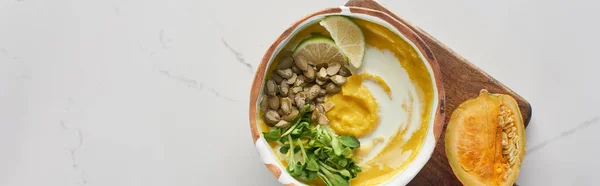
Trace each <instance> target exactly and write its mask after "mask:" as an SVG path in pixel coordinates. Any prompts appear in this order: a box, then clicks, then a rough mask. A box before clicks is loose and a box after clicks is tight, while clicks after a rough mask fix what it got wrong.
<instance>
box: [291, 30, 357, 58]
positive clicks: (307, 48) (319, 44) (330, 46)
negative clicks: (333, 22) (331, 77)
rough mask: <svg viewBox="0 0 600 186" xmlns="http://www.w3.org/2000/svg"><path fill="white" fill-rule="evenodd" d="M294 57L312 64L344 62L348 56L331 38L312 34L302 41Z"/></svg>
mask: <svg viewBox="0 0 600 186" xmlns="http://www.w3.org/2000/svg"><path fill="white" fill-rule="evenodd" d="M293 55H294V58H296V59H297V60H298V59H303V60H306V61H307V62H308V63H309V64H311V65H317V64H321V63H328V64H329V63H340V64H344V62H345V61H346V58H345V57H344V54H342V52H341V51H340V49H339V48H338V46H337V45H336V44H335V42H334V41H333V40H331V39H330V38H326V37H323V36H311V37H309V38H306V39H304V40H302V41H301V42H300V44H299V45H298V46H297V47H296V49H295V50H294V54H293Z"/></svg>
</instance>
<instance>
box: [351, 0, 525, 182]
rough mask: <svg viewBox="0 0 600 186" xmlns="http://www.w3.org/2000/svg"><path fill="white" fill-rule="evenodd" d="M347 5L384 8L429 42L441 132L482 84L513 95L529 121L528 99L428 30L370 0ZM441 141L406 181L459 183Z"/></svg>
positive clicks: (487, 87) (492, 91) (427, 43)
mask: <svg viewBox="0 0 600 186" xmlns="http://www.w3.org/2000/svg"><path fill="white" fill-rule="evenodd" d="M346 6H357V7H363V8H370V9H373V10H379V11H382V12H385V13H387V14H389V15H391V16H392V17H394V18H396V19H398V21H400V22H402V23H404V24H405V25H407V26H408V27H409V28H411V29H413V30H414V31H415V32H416V33H417V34H418V35H419V37H421V39H423V41H424V42H425V44H426V45H427V46H429V48H430V49H431V51H432V52H433V55H435V57H436V59H437V61H438V64H439V67H440V71H441V74H442V82H443V85H444V90H445V92H446V104H445V107H444V108H443V109H445V111H446V119H445V122H444V127H443V129H442V135H443V134H445V131H446V124H447V123H446V122H447V121H449V118H450V116H451V115H452V112H453V111H454V109H455V108H456V107H457V106H458V105H460V104H461V103H462V102H463V101H465V100H467V99H470V98H474V97H476V96H477V95H478V94H479V91H480V90H481V89H484V88H485V89H487V90H489V92H490V93H501V94H508V95H511V96H512V97H514V98H515V100H517V103H518V104H519V108H520V110H521V114H522V115H523V121H524V124H525V127H527V125H528V124H529V120H530V119H531V105H530V104H529V102H527V100H525V99H524V98H523V97H521V96H520V95H518V94H517V93H515V92H514V91H512V90H510V89H509V88H508V87H506V86H505V85H503V84H502V83H500V82H498V81H497V80H496V79H494V78H492V77H491V76H489V75H488V74H487V73H485V72H483V71H482V70H481V69H479V68H477V67H476V66H475V65H473V64H472V63H470V62H469V61H468V60H466V59H465V58H463V57H461V56H460V55H458V54H457V53H455V52H454V51H452V50H451V49H450V48H448V47H446V46H445V45H444V44H442V43H440V42H439V41H438V40H436V39H435V38H433V37H432V36H431V35H429V34H428V33H427V32H425V31H423V30H421V29H420V28H418V27H416V26H414V25H412V24H411V23H409V22H407V21H406V20H405V19H402V18H401V17H399V16H397V15H395V14H394V13H392V12H391V11H389V10H388V9H387V8H385V7H384V6H382V5H381V4H379V3H377V2H375V1H373V0H350V1H348V3H346ZM444 144H445V142H444V137H443V136H442V137H441V138H440V140H439V141H438V143H437V145H436V148H435V150H434V152H433V155H432V157H431V159H430V160H429V162H427V164H426V165H425V167H423V169H422V170H421V171H420V172H419V174H417V176H416V177H415V178H414V179H413V180H412V181H411V182H410V183H409V185H461V183H460V181H458V179H457V178H456V177H455V176H454V173H452V169H451V168H450V165H449V164H448V159H447V158H446V152H445V150H444V149H445V146H444Z"/></svg>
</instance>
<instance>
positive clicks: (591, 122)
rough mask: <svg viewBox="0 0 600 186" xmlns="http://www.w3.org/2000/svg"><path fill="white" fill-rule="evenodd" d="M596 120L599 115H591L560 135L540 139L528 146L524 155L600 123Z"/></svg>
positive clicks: (598, 119)
mask: <svg viewBox="0 0 600 186" xmlns="http://www.w3.org/2000/svg"><path fill="white" fill-rule="evenodd" d="M598 121H600V117H599V116H594V117H592V118H590V119H588V120H585V121H584V122H582V123H579V124H578V125H577V126H575V127H573V128H572V129H569V130H566V131H563V132H561V133H560V135H558V136H555V137H553V138H551V139H549V140H544V141H542V142H541V143H539V144H536V145H533V146H532V147H530V148H528V149H527V154H525V155H526V156H529V155H531V154H532V153H534V152H536V151H538V150H539V149H541V148H544V147H545V146H547V145H549V144H551V143H553V142H555V141H557V140H560V139H562V138H564V137H567V136H570V135H573V134H575V133H577V132H579V131H581V130H583V129H586V128H588V127H590V126H591V125H597V124H599V123H600V122H598Z"/></svg>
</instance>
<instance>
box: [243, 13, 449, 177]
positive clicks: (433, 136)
mask: <svg viewBox="0 0 600 186" xmlns="http://www.w3.org/2000/svg"><path fill="white" fill-rule="evenodd" d="M330 15H343V16H348V17H354V18H359V19H363V20H367V21H370V22H373V23H377V24H380V25H382V26H384V27H386V28H388V29H389V30H391V31H392V32H394V33H395V34H397V35H399V36H400V37H401V38H402V39H404V40H405V41H406V42H407V43H409V44H410V45H411V46H412V47H413V48H414V49H415V51H416V52H417V54H418V55H419V57H420V58H421V61H423V62H424V63H425V66H426V67H427V70H428V72H429V74H430V76H431V79H432V80H433V82H431V83H432V85H433V91H434V99H433V101H432V102H433V105H431V108H432V109H431V113H428V114H429V117H430V119H429V121H430V122H429V123H428V128H427V129H428V131H427V135H426V137H425V140H424V142H423V144H422V147H421V149H420V151H419V152H417V153H418V155H417V156H416V157H415V159H414V160H413V161H412V162H410V163H409V164H408V166H407V167H406V168H405V169H404V170H402V171H401V172H400V173H398V174H397V175H395V176H394V177H393V178H391V179H390V180H389V181H387V182H385V183H383V184H382V185H406V184H407V183H408V182H409V181H410V180H412V179H413V178H414V177H415V176H416V175H417V173H418V172H419V171H420V170H421V169H422V168H423V166H425V164H426V163H427V161H428V160H429V158H430V157H431V154H432V153H433V150H434V148H435V144H436V142H437V140H438V139H439V137H440V132H441V129H442V126H443V125H442V124H443V119H444V112H443V109H440V108H443V104H444V97H445V96H444V91H443V87H442V83H441V80H440V78H441V75H440V73H439V69H438V65H437V61H436V60H435V57H434V56H433V54H432V52H431V51H430V49H429V48H428V47H427V46H426V45H425V44H424V42H423V40H421V38H419V37H418V36H417V34H416V33H415V32H414V31H412V30H411V29H410V28H409V27H407V26H406V25H404V24H402V23H401V22H399V21H397V20H396V19H394V18H393V17H391V16H389V15H387V14H385V13H383V12H380V11H376V10H371V9H366V8H360V7H344V6H342V7H336V8H328V9H324V10H321V11H318V12H315V13H313V14H311V15H309V16H306V17H304V18H302V19H300V20H298V21H297V22H295V23H294V24H293V25H292V26H290V27H289V28H288V29H286V30H285V32H283V34H281V36H279V38H277V40H276V41H275V42H274V43H273V44H272V45H271V47H269V49H268V50H267V52H266V54H265V55H264V57H263V59H262V61H261V63H260V66H259V67H258V70H257V73H256V75H255V77H254V82H253V85H252V90H251V93H250V113H249V117H250V129H251V132H252V138H253V142H254V144H255V146H256V149H257V151H258V153H259V155H260V157H261V159H262V161H263V162H264V163H265V165H266V167H267V168H268V169H269V170H270V171H271V173H272V174H273V175H274V176H275V177H277V179H278V180H279V181H280V182H281V183H282V184H284V185H304V184H303V183H301V182H299V181H297V180H295V179H294V178H293V177H292V176H290V175H289V174H288V173H287V172H286V171H285V167H284V166H283V165H281V163H280V162H279V160H278V159H277V157H276V156H277V155H276V154H275V153H274V152H273V150H272V149H271V147H270V146H269V144H268V143H267V141H266V140H265V139H264V137H263V136H262V133H261V131H260V130H259V128H260V127H259V126H258V125H259V121H258V119H259V116H258V114H259V112H258V110H259V109H258V108H259V105H258V102H257V100H258V98H259V97H260V96H262V94H263V93H262V90H263V85H264V82H265V77H266V75H267V69H268V67H269V66H270V65H271V64H272V63H273V58H274V57H275V56H276V55H277V54H278V53H279V52H280V51H281V50H282V48H283V47H284V46H285V45H286V44H287V42H289V40H290V39H291V38H292V37H293V36H294V34H296V33H297V32H299V31H300V30H302V29H303V28H305V27H307V26H308V25H311V24H313V23H315V22H316V21H319V20H321V19H323V18H324V17H325V16H330Z"/></svg>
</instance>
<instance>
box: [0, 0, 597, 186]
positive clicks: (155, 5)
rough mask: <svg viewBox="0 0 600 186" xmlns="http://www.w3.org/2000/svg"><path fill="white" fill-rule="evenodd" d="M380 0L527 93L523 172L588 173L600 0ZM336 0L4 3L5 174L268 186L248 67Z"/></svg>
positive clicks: (559, 181)
mask: <svg viewBox="0 0 600 186" xmlns="http://www.w3.org/2000/svg"><path fill="white" fill-rule="evenodd" d="M383 3H385V4H386V5H387V6H388V7H389V8H391V9H392V10H393V11H395V12H397V13H398V14H400V15H401V16H403V17H405V18H407V19H408V20H410V21H411V22H413V23H415V24H416V25H418V26H420V27H422V28H423V29H424V30H426V31H428V32H429V33H430V34H431V35H433V36H435V37H437V38H438V39H439V40H441V41H442V42H444V43H446V44H447V45H448V46H450V47H451V48H453V49H454V50H456V51H457V52H459V53H460V54H462V55H463V56H465V57H466V58H468V59H470V60H471V61H472V62H473V63H475V64H476V65H477V66H479V67H481V68H482V69H484V70H485V71H487V72H488V73H489V74H491V75H492V76H494V77H495V78H497V79H498V80H500V81H502V82H504V83H505V84H507V85H508V86H509V87H511V88H512V89H514V90H515V91H516V92H518V93H520V94H521V95H522V96H524V97H525V98H526V99H528V100H529V101H530V102H531V104H532V105H533V120H532V122H531V124H530V126H529V128H528V129H527V137H528V138H527V144H528V149H529V151H528V154H527V156H526V159H525V161H524V165H523V167H522V172H521V176H520V179H519V180H518V183H519V184H521V185H594V184H595V183H597V182H594V180H593V177H594V176H596V173H597V172H598V171H597V167H599V166H600V163H599V162H598V161H595V160H596V159H597V158H596V157H597V156H598V154H599V153H598V152H599V150H598V148H597V146H598V145H597V144H596V142H598V141H599V140H600V137H599V135H598V134H596V133H595V131H598V130H600V125H598V124H599V123H600V111H599V110H600V109H598V107H597V105H600V96H598V95H600V88H598V87H597V84H598V82H597V81H598V80H600V73H598V70H597V69H598V68H600V63H598V58H597V56H596V54H597V51H596V49H597V45H596V44H597V43H598V42H600V37H599V36H598V34H597V33H599V32H600V26H599V25H598V24H597V20H596V19H597V18H598V17H600V12H598V11H597V10H596V9H597V7H598V5H600V4H599V3H598V2H597V1H582V0H575V1H555V0H552V1H543V0H529V1H517V0H511V1H477V0H459V1H452V2H450V1H442V0H425V1H408V0H400V1H392V0H384V1H383ZM341 4H343V1H339V0H338V1H334V0H326V1H324V0H305V1H283V0H257V1H246V0H236V1H230V2H225V1H212V2H207V1H197V0H173V1H166V0H143V1H142V0H123V1H117V0H0V148H1V150H0V165H2V166H0V185H7V186H30V185H60V186H71V185H97V186H100V185H123V186H125V185H127V186H129V185H145V186H150V185H278V182H277V181H276V180H275V179H274V178H273V177H272V176H271V175H270V174H269V173H268V171H267V170H266V169H265V168H264V166H263V165H262V163H261V162H260V161H259V158H258V155H257V153H256V151H255V150H254V147H253V146H252V142H251V137H250V132H249V127H248V116H247V110H248V109H247V108H248V100H249V96H248V95H249V89H250V83H251V81H252V77H253V72H254V70H255V68H256V66H257V64H258V62H259V60H260V58H261V57H262V55H263V53H264V52H265V51H266V49H267V47H268V46H269V45H270V43H271V42H272V41H273V40H274V39H275V38H276V36H277V35H278V34H280V33H281V32H282V31H283V30H284V29H285V28H286V27H287V26H289V25H290V24H291V23H292V22H293V21H294V20H296V19H298V18H300V17H301V16H304V15H306V14H308V13H310V12H313V11H316V10H318V9H321V8H325V7H330V6H338V5H341ZM268 6H270V7H268ZM207 183H210V184H207Z"/></svg>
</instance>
